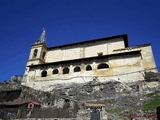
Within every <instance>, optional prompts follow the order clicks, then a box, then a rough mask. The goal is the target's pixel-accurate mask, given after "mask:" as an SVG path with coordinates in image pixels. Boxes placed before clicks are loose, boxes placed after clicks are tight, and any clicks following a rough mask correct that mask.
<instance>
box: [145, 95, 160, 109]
mask: <svg viewBox="0 0 160 120" xmlns="http://www.w3.org/2000/svg"><path fill="white" fill-rule="evenodd" d="M158 106H160V98H154V99H152V100H150V101H148V102H146V103H144V104H143V106H142V110H143V111H147V110H154V109H156V108H157V107H158Z"/></svg>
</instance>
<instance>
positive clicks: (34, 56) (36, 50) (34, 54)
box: [33, 49, 38, 58]
mask: <svg viewBox="0 0 160 120" xmlns="http://www.w3.org/2000/svg"><path fill="white" fill-rule="evenodd" d="M37 52H38V49H35V50H34V52H33V58H36V57H37Z"/></svg>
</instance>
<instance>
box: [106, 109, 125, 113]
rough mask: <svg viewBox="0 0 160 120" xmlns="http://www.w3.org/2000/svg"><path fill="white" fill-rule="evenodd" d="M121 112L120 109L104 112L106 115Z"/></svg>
mask: <svg viewBox="0 0 160 120" xmlns="http://www.w3.org/2000/svg"><path fill="white" fill-rule="evenodd" d="M121 111H122V110H121V109H113V110H106V112H108V113H120V112H121Z"/></svg>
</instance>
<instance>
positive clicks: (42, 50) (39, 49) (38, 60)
mask: <svg viewBox="0 0 160 120" xmlns="http://www.w3.org/2000/svg"><path fill="white" fill-rule="evenodd" d="M46 53H47V46H46V29H43V32H42V34H41V36H40V38H39V39H38V40H36V42H35V44H33V45H32V47H31V51H30V55H29V59H28V61H27V66H28V65H38V64H43V63H45V55H46Z"/></svg>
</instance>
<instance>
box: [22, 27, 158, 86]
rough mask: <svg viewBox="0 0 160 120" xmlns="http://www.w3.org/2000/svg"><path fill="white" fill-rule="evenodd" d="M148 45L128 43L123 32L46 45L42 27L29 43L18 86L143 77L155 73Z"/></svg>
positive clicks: (153, 61) (137, 79) (140, 78)
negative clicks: (39, 33) (69, 42)
mask: <svg viewBox="0 0 160 120" xmlns="http://www.w3.org/2000/svg"><path fill="white" fill-rule="evenodd" d="M154 68H156V64H155V60H154V55H153V52H152V48H151V44H142V45H137V46H129V43H128V36H127V34H121V35H115V36H109V37H104V38H98V39H93V40H87V41H82V42H77V43H71V44H65V45H60V46H53V47H47V45H46V30H45V29H44V30H43V32H42V34H41V36H40V38H39V39H38V40H37V41H36V42H35V44H33V45H32V46H31V50H30V55H29V58H28V61H27V63H26V68H25V72H24V76H23V80H22V85H25V86H29V87H32V88H35V89H41V88H42V87H43V86H47V85H56V84H62V85H63V84H69V83H76V84H79V83H84V82H89V81H92V80H94V78H96V79H97V80H98V82H105V81H110V80H115V81H119V82H133V81H140V80H144V79H145V78H144V75H145V72H150V71H151V72H157V69H154Z"/></svg>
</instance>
